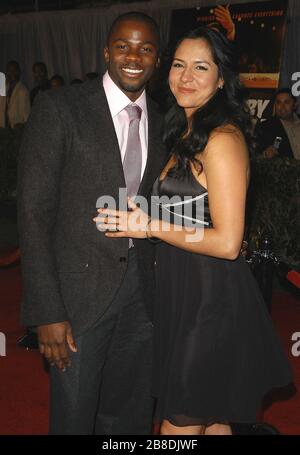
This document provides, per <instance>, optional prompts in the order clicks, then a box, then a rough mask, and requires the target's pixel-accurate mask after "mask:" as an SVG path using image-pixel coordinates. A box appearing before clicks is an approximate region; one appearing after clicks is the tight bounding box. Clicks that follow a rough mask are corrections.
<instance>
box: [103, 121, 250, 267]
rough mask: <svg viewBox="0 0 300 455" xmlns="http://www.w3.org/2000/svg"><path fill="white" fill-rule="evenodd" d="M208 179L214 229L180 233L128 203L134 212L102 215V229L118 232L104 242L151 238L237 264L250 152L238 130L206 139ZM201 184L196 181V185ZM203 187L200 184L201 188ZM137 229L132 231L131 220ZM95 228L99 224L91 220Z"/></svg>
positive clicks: (206, 170) (104, 212)
mask: <svg viewBox="0 0 300 455" xmlns="http://www.w3.org/2000/svg"><path fill="white" fill-rule="evenodd" d="M201 161H202V164H203V171H204V174H205V177H206V183H207V189H208V195H209V208H210V215H211V219H212V224H213V227H212V228H210V229H206V228H204V229H196V228H195V229H191V228H188V229H187V228H184V227H183V228H180V229H179V227H178V226H176V225H172V224H170V223H167V222H165V221H161V220H155V219H154V220H149V222H148V216H147V215H146V214H145V213H144V212H142V211H141V210H140V209H136V207H135V205H134V204H133V203H132V202H130V203H129V206H130V208H132V209H133V212H116V211H111V210H108V209H102V210H100V213H101V216H102V220H103V216H107V218H106V219H105V221H106V223H105V222H104V221H102V224H101V227H102V228H103V229H105V228H108V227H109V225H110V224H111V225H115V227H117V228H118V230H119V231H120V232H106V234H105V235H106V236H108V237H135V238H145V237H146V236H148V237H149V236H154V237H156V238H158V239H160V240H163V241H164V242H167V243H169V244H171V245H174V246H176V247H178V248H182V249H184V250H187V251H190V252H193V253H199V254H205V255H208V256H214V257H219V258H225V259H235V258H236V257H237V256H238V254H239V252H240V248H241V243H242V239H243V234H244V218H245V202H246V192H247V181H248V176H247V174H248V150H247V146H246V144H245V141H244V138H243V136H242V134H241V133H239V132H238V131H237V130H231V131H230V132H225V131H218V132H215V133H214V134H213V135H212V137H211V138H210V140H209V142H208V145H207V147H206V149H205V151H204V153H203V155H201ZM199 182H200V180H199ZM200 183H201V182H200ZM138 217H140V218H139V226H140V228H138V229H135V230H134V229H133V230H132V229H130V226H133V221H134V218H138ZM95 221H96V222H99V218H96V219H95ZM128 226H129V228H128Z"/></svg>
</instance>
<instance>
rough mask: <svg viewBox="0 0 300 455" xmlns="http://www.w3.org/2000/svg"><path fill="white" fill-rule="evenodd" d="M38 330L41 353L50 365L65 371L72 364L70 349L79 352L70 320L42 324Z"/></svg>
mask: <svg viewBox="0 0 300 455" xmlns="http://www.w3.org/2000/svg"><path fill="white" fill-rule="evenodd" d="M37 331H38V339H39V349H40V353H41V354H43V355H44V356H45V358H46V359H47V360H48V362H49V363H50V365H56V366H57V368H59V369H60V370H62V371H65V369H66V367H68V366H70V365H71V361H70V358H69V349H70V350H71V351H73V352H77V348H76V345H75V341H74V338H73V335H72V329H71V325H70V323H69V321H64V322H57V323H55V324H46V325H40V326H38V328H37Z"/></svg>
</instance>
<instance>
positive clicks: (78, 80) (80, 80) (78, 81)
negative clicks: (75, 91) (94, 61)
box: [70, 78, 83, 85]
mask: <svg viewBox="0 0 300 455" xmlns="http://www.w3.org/2000/svg"><path fill="white" fill-rule="evenodd" d="M82 83H83V80H82V79H79V78H76V79H72V80H71V83H70V85H76V84H82Z"/></svg>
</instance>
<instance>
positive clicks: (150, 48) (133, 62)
mask: <svg viewBox="0 0 300 455" xmlns="http://www.w3.org/2000/svg"><path fill="white" fill-rule="evenodd" d="M104 58H105V61H106V63H107V67H108V73H109V75H110V77H111V78H112V80H113V81H114V83H115V84H116V85H117V86H118V87H119V88H120V89H121V90H122V91H123V92H124V93H125V95H127V96H128V98H130V99H131V100H132V101H135V100H136V99H137V98H138V97H139V96H140V94H141V93H142V92H143V90H144V88H145V86H146V84H147V82H148V81H149V79H150V78H151V76H152V73H153V71H154V69H155V68H156V67H157V66H158V64H159V59H158V38H157V36H156V34H155V31H154V30H153V28H152V27H151V25H150V24H148V23H147V22H143V21H137V20H133V19H127V20H123V21H121V22H119V23H118V24H116V26H115V27H114V29H113V30H112V32H111V35H110V37H109V42H108V46H107V47H106V48H105V49H104Z"/></svg>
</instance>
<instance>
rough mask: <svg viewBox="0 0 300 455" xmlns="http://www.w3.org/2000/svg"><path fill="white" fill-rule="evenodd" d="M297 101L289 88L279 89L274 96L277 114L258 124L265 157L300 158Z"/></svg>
mask: <svg viewBox="0 0 300 455" xmlns="http://www.w3.org/2000/svg"><path fill="white" fill-rule="evenodd" d="M296 109H297V101H296V98H295V97H294V96H293V94H292V92H291V90H290V89H289V88H281V89H279V90H278V91H277V92H276V94H275V98H274V111H275V116H274V117H272V118H271V119H269V120H266V121H265V122H262V123H259V124H258V125H257V126H256V136H257V140H258V144H259V149H260V152H261V153H262V154H263V156H264V157H265V158H268V159H271V158H274V157H282V158H283V157H286V158H295V159H300V120H299V117H298V115H297V114H296Z"/></svg>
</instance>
